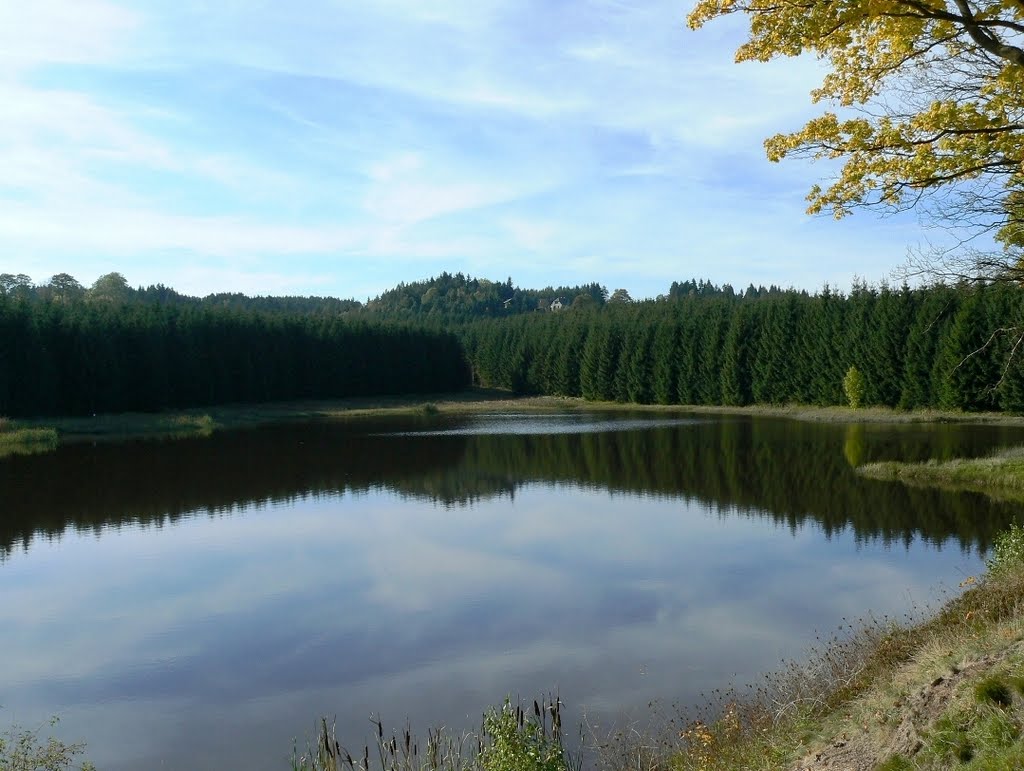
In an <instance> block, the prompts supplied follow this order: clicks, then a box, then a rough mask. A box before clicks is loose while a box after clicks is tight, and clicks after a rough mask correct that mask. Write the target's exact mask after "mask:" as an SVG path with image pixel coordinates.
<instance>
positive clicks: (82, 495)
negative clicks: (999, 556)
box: [0, 417, 1017, 551]
mask: <svg viewBox="0 0 1024 771" xmlns="http://www.w3.org/2000/svg"><path fill="white" fill-rule="evenodd" d="M393 425H394V424H391V425H389V426H388V427H393ZM403 427H405V428H407V426H403ZM356 428H357V426H356V424H350V425H343V424H331V423H320V424H315V425H310V426H301V427H296V426H289V427H276V428H270V429H262V430H257V431H249V432H238V433H233V434H222V435H215V436H214V437H212V438H210V439H205V440H188V441H178V442H167V443H139V444H136V445H127V446H125V445H121V446H113V445H112V446H100V447H69V448H64V449H63V450H61V451H60V452H58V453H56V454H54V455H51V456H45V457H31V458H12V459H9V460H7V461H4V462H3V463H0V489H3V490H4V491H5V492H4V499H5V500H4V513H3V519H2V521H0V551H8V550H10V549H11V548H13V547H14V546H15V545H16V544H19V543H20V544H22V545H24V546H27V545H28V543H29V541H30V540H31V538H32V537H33V535H34V534H38V535H44V536H53V535H57V534H60V533H62V532H64V530H65V529H67V528H69V527H72V528H75V529H78V530H83V529H93V530H95V531H97V532H99V531H100V529H101V528H103V527H105V526H108V525H121V524H126V523H140V524H153V523H157V524H159V523H163V522H167V521H172V522H173V521H175V520H176V519H177V518H179V517H181V516H183V515H186V514H191V515H198V514H201V513H207V514H209V515H217V514H222V513H227V512H230V511H232V510H234V509H235V508H236V507H241V506H245V505H249V504H253V503H258V504H279V503H288V502H291V501H294V500H296V499H302V498H306V497H317V496H320V495H329V494H336V493H342V492H357V493H358V492H367V491H371V490H390V491H393V492H396V493H398V494H399V495H402V496H407V497H414V498H420V499H427V500H430V501H432V502H435V503H439V504H442V505H446V506H464V505H470V504H472V503H474V502H476V501H479V500H482V499H486V498H492V497H495V496H504V495H508V496H514V495H515V492H516V490H517V489H518V488H519V487H520V486H522V485H526V484H530V483H537V482H540V483H554V484H567V485H576V486H581V487H585V488H591V489H595V490H609V491H613V492H623V493H636V494H646V495H659V496H664V497H667V498H680V499H684V500H699V501H701V502H704V503H707V504H712V505H715V506H717V507H719V508H720V509H721V510H723V511H729V512H737V513H740V514H744V515H753V516H767V517H770V518H772V519H773V520H775V521H777V522H779V523H783V524H786V525H787V526H789V527H791V528H794V529H795V528H797V527H800V526H801V525H803V524H804V523H806V522H811V523H814V524H817V525H818V526H820V527H821V528H822V530H823V531H824V532H825V533H826V534H829V535H830V534H832V533H834V532H838V531H842V530H846V529H847V528H852V529H853V531H854V532H855V533H856V534H857V536H858V537H859V538H862V539H876V538H879V539H883V540H885V541H887V542H904V543H909V542H910V541H912V540H913V539H915V538H918V537H920V538H924V539H925V540H927V541H930V542H933V543H942V542H944V541H945V540H946V539H948V538H955V539H956V541H957V542H958V543H959V544H960V546H961V547H962V548H972V547H979V548H985V547H986V546H987V545H988V543H989V542H990V539H991V536H992V534H993V533H995V532H997V531H998V530H1000V529H1002V528H1004V527H1005V526H1006V524H1007V523H1008V522H1009V521H1010V519H1011V518H1012V517H1013V515H1014V513H1015V512H1016V511H1017V508H1016V507H1013V506H1011V505H1009V504H1000V503H993V502H990V501H988V500H987V499H985V498H983V497H981V496H978V495H974V494H967V493H965V494H950V493H947V492H942V491H938V490H929V489H917V488H907V487H903V486H902V485H899V484H892V483H886V482H877V481H874V480H866V479H862V478H860V477H858V476H856V474H855V473H854V471H853V468H852V466H853V465H856V464H859V463H861V462H867V461H870V460H876V459H879V458H883V457H884V458H903V459H908V460H918V459H923V458H926V457H942V458H945V457H952V456H954V455H976V454H978V453H979V452H984V451H985V450H986V449H987V448H988V447H989V446H991V445H992V444H993V443H997V442H1004V443H1005V442H1008V441H1010V440H1011V439H1012V434H1010V433H1009V432H1008V431H1006V430H1000V429H991V428H990V429H980V428H978V427H962V426H961V427H953V426H945V427H930V428H923V427H900V428H897V427H885V428H881V427H874V426H857V427H852V428H851V427H846V426H827V425H816V424H809V423H799V422H795V421H782V420H772V419H750V418H742V417H735V418H722V419H715V420H708V421H705V422H700V423H697V424H689V425H684V426H676V427H661V428H652V429H646V430H642V431H608V432H600V433H583V434H549V435H507V434H506V435H472V436H467V435H459V436H454V435H441V436H438V435H421V436H416V435H411V436H407V437H401V436H394V435H391V436H388V435H384V434H374V433H370V430H376V429H377V428H380V427H374V426H367V425H366V424H359V425H358V428H359V429H360V430H358V431H357V430H356Z"/></svg>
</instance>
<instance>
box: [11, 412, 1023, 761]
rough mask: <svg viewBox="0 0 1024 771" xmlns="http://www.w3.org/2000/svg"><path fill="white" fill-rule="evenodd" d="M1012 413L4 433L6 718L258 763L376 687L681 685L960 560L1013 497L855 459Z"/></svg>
mask: <svg viewBox="0 0 1024 771" xmlns="http://www.w3.org/2000/svg"><path fill="white" fill-rule="evenodd" d="M1021 442H1024V433H1022V432H1021V431H1020V430H1013V429H1007V428H991V427H988V428H983V427H977V426H974V427H969V426H960V427H954V426H933V427H920V426H917V427H912V426H902V427H899V426H897V427H879V426H854V427H850V426H834V425H814V424H804V423H798V422H793V421H784V420H776V419H755V418H749V417H707V416H693V415H685V414H680V415H678V416H673V417H666V416H665V415H659V416H650V415H648V416H644V415H642V414H630V413H625V412H624V413H622V414H616V415H607V414H600V415H580V414H574V415H565V416H530V415H511V416H477V417H472V418H446V417H437V418H430V419H428V418H420V419H404V420H375V421H372V422H371V421H366V422H348V423H339V422H334V423H316V424H311V425H305V426H289V427H275V428H268V429H261V430H254V431H245V432H236V433H228V434H219V435H215V436H213V437H211V438H208V439H197V440H187V441H178V442H164V443H160V442H146V443H142V442H140V443H134V444H129V445H119V446H97V447H83V446H79V447H67V448H62V449H61V450H60V451H59V452H57V453H55V454H52V455H48V456H38V457H29V458H9V459H6V460H3V461H0V491H2V493H0V494H2V498H0V502H2V503H0V589H2V592H3V602H2V603H0V653H2V655H0V705H2V709H0V725H4V724H9V723H10V722H12V721H14V722H18V723H20V724H22V725H37V724H39V723H41V722H42V721H43V720H45V718H46V717H47V716H49V715H51V714H59V715H60V716H61V719H62V722H61V726H60V729H59V730H60V732H61V735H62V736H63V737H65V738H68V739H86V740H87V741H88V744H89V752H88V755H89V757H90V758H91V759H92V760H94V761H95V762H96V763H97V764H98V765H99V766H100V767H101V768H104V769H132V768H142V767H146V768H159V767H166V768H211V769H212V768H218V769H220V768H226V767H232V768H237V767H247V768H253V769H263V768H267V769H271V768H287V765H288V764H287V759H288V757H289V755H290V752H291V747H292V739H293V737H298V738H299V739H300V742H301V741H303V740H304V737H306V736H308V735H310V734H311V733H312V731H313V728H314V721H315V719H316V718H317V716H319V715H321V714H326V715H337V718H338V733H339V738H340V739H341V740H342V741H343V743H346V744H348V745H349V746H350V747H352V748H353V749H354V748H356V747H361V746H362V744H363V742H364V741H365V739H366V738H367V737H368V736H369V731H370V728H371V726H370V723H369V722H368V718H369V716H370V715H371V713H381V714H382V715H383V718H384V722H385V725H387V726H389V727H396V728H397V727H400V726H401V725H404V723H405V721H406V719H407V718H408V719H409V720H411V722H412V724H413V726H414V728H417V727H418V729H419V732H420V733H425V732H426V729H427V728H429V727H435V726H438V725H441V724H444V725H447V726H450V727H454V728H456V729H460V730H461V729H465V728H471V727H473V726H474V725H475V724H477V723H478V721H479V716H480V712H481V710H482V709H483V708H485V707H486V706H487V705H489V704H497V703H500V701H501V699H502V698H503V697H504V696H505V695H506V694H513V695H515V694H522V695H523V696H524V697H529V698H533V697H534V696H539V695H541V694H543V693H547V692H550V691H553V690H555V689H557V690H558V691H559V693H560V695H561V697H562V699H563V700H564V701H566V702H567V703H568V705H569V706H570V707H571V708H572V710H573V714H575V715H579V714H580V713H582V712H585V713H586V714H587V715H588V716H589V718H590V719H591V720H593V721H595V722H597V723H599V724H601V725H606V724H607V722H608V721H610V720H612V719H614V718H615V716H621V715H622V714H624V713H625V714H628V713H629V712H630V711H631V710H633V711H634V714H637V713H636V712H635V711H636V710H637V709H641V708H642V707H643V705H645V704H647V702H648V701H650V700H651V699H661V700H664V701H666V702H679V703H682V704H688V703H694V702H697V701H698V700H699V694H700V692H702V691H708V690H711V689H713V688H716V687H719V686H722V685H724V684H726V683H727V682H728V681H730V680H733V679H736V680H738V681H739V682H746V681H747V680H748V679H751V678H754V677H756V676H757V674H758V673H760V672H762V671H765V670H769V669H772V668H774V667H775V666H776V665H777V664H778V662H779V659H780V658H782V657H793V656H799V655H800V654H801V652H802V651H804V650H805V649H806V647H807V646H808V645H809V644H810V643H811V642H812V641H813V638H814V636H815V632H816V631H819V632H821V631H824V632H828V631H830V630H832V629H834V628H835V627H836V626H837V625H839V624H841V623H842V619H843V618H844V617H846V618H850V619H853V618H857V617H858V616H861V615H863V614H865V613H866V612H867V611H872V612H874V613H876V614H879V615H880V614H886V613H888V614H895V615H898V614H900V613H902V612H904V611H905V610H906V609H908V608H909V607H911V606H912V605H914V604H915V603H916V604H920V603H923V602H927V601H929V600H930V599H932V598H934V597H936V596H937V594H938V593H939V592H941V591H942V590H943V588H944V587H945V588H947V589H948V588H950V587H952V588H955V587H956V585H957V584H958V582H959V581H961V580H962V579H963V578H964V577H966V576H967V575H969V574H972V573H976V572H977V571H978V570H979V568H980V565H981V554H982V553H983V551H984V549H985V548H986V546H987V544H988V543H989V542H990V539H991V537H992V535H993V534H994V533H995V532H997V531H998V530H999V529H1001V528H1002V527H1005V525H1006V524H1007V523H1008V522H1009V521H1010V520H1011V519H1012V518H1013V517H1014V516H1016V515H1017V514H1018V510H1017V509H1016V508H1014V507H1012V506H1009V505H1005V504H993V503H990V502H988V501H986V500H985V499H983V498H981V497H979V496H976V495H972V494H948V493H941V492H938V491H930V490H914V489H909V488H904V487H902V486H900V485H892V484H887V483H881V482H873V481H870V480H863V479H860V478H858V477H856V476H855V475H854V474H853V473H852V470H851V463H860V462H864V461H867V460H875V459H882V458H906V459H923V458H929V457H938V458H942V457H951V456H953V455H978V454H983V453H986V452H988V451H990V450H991V449H992V448H994V447H998V446H1003V445H1007V444H1012V443H1021ZM641 714H642V713H641ZM353 754H355V753H353Z"/></svg>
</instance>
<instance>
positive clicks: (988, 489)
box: [857, 447, 1024, 501]
mask: <svg viewBox="0 0 1024 771" xmlns="http://www.w3.org/2000/svg"><path fill="white" fill-rule="evenodd" d="M857 473H858V474H861V475H863V476H866V477H869V478H871V479H880V480H884V481H899V482H903V483H904V484H908V485H914V486H918V487H941V488H944V489H948V490H969V491H973V492H979V493H984V494H986V495H989V496H992V497H994V498H1001V499H1006V500H1017V501H1024V447H1012V448H1009V449H1004V450H999V451H998V452H995V453H993V454H992V455H989V456H988V457H984V458H956V459H953V460H948V461H941V462H940V461H935V460H930V461H925V462H923V463H901V462H899V461H886V462H883V463H868V464H865V465H863V466H860V467H858V468H857Z"/></svg>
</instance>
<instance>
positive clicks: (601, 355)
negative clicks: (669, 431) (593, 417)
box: [463, 284, 1024, 411]
mask: <svg viewBox="0 0 1024 771" xmlns="http://www.w3.org/2000/svg"><path fill="white" fill-rule="evenodd" d="M676 297H677V298H678V299H677V300H674V301H648V302H642V303H609V304H607V305H606V306H605V307H604V308H603V309H601V311H600V312H596V311H594V312H588V313H574V314H542V315H538V314H535V315H533V316H523V317H520V318H516V319H506V320H501V321H481V322H477V323H475V324H471V325H468V326H467V327H466V328H465V330H464V333H463V337H464V340H465V343H466V347H467V351H468V355H469V358H470V361H471V363H472V366H473V371H474V378H475V380H476V381H477V382H479V383H480V384H482V385H485V386H494V387H501V388H509V389H512V390H514V391H517V392H520V393H542V394H560V395H565V396H582V397H583V398H585V399H600V400H613V401H622V402H638V403H660V404H725V405H747V404H753V403H762V404H783V403H790V402H798V403H804V404H820V405H831V404H843V403H845V396H844V394H843V390H842V382H843V377H844V375H845V373H846V372H847V370H848V369H849V368H850V367H851V366H852V367H856V368H857V369H858V370H859V371H860V372H861V373H862V374H863V376H864V382H865V394H864V403H865V404H869V405H885V406H890V407H899V408H906V409H911V408H920V407H941V408H947V409H964V410H982V409H1002V410H1010V411H1020V410H1024V368H1022V366H1021V362H1022V360H1024V355H1022V354H1024V352H1022V351H1020V350H1018V351H1017V354H1018V355H1016V356H1014V357H1011V356H1010V353H1011V350H1012V348H1013V346H1014V345H1015V343H1016V341H1017V339H1018V337H1017V336H1018V335H1019V331H1018V332H1014V331H1013V330H1010V329H1008V326H1009V325H1008V321H1007V320H1010V319H1017V318H1021V316H1022V315H1024V289H1021V288H1020V287H1017V286H1016V285H1010V284H999V285H991V286H983V287H980V288H967V287H960V288H954V287H950V286H934V287H929V288H920V289H910V288H907V287H902V288H891V287H882V288H872V287H868V286H864V285H858V286H855V287H854V288H853V290H852V291H851V292H850V293H848V294H841V293H837V292H834V291H831V290H829V289H827V288H826V289H825V290H824V291H822V292H820V293H818V294H814V295H809V294H807V293H806V292H797V291H777V290H776V291H766V292H763V293H762V292H760V291H759V292H757V293H756V294H754V293H743V294H734V293H732V292H722V291H716V292H710V291H707V290H705V291H704V292H703V293H702V292H700V291H694V292H686V293H681V292H679V293H676Z"/></svg>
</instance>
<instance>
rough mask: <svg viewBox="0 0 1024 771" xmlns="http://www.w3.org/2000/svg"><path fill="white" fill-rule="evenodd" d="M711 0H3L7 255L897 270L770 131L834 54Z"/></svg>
mask: <svg viewBox="0 0 1024 771" xmlns="http://www.w3.org/2000/svg"><path fill="white" fill-rule="evenodd" d="M688 11H689V4H688V3H687V2H686V0H672V1H664V0H649V1H648V2H643V3H640V2H627V1H626V0H429V1H428V2H424V0H363V1H362V2H356V1H354V0H305V1H304V2H296V3H282V2H267V1H260V0H245V2H241V1H240V0H217V1H216V2H212V1H208V0H178V1H177V2H174V3H167V2H163V1H160V2H157V1H155V0H154V1H152V2H147V1H146V0H136V1H133V2H118V1H117V0H32V2H25V1H24V0H0V105H2V107H0V272H9V273H25V274H28V275H29V276H31V277H32V279H33V280H34V281H35V282H36V283H44V282H45V281H47V280H48V279H49V277H50V276H52V275H53V274H55V273H59V272H67V273H70V274H72V275H73V276H75V277H76V278H77V279H78V280H79V281H80V282H81V283H82V284H84V285H85V286H88V285H90V284H91V283H92V282H93V281H95V279H96V278H97V277H99V276H100V275H102V274H105V273H109V272H113V271H117V272H120V273H122V274H123V275H124V276H125V277H126V278H127V280H128V283H129V284H131V285H132V286H146V285H149V284H157V283H162V284H165V285H167V286H171V287H174V288H176V289H178V290H179V291H182V292H186V293H188V294H195V295H205V294H209V293H212V292H221V291H240V292H245V293H247V294H260V295H281V294H290V295H331V296H337V297H346V298H347V297H354V298H356V299H359V300H363V299H367V298H371V297H375V296H377V295H378V294H380V293H381V292H383V291H386V290H387V289H389V288H391V287H393V286H395V285H396V284H398V283H399V282H403V281H404V282H410V281H415V280H420V279H424V278H428V277H431V276H436V275H438V274H439V273H441V272H443V271H448V272H451V273H455V272H463V273H465V274H468V275H471V276H476V277H480V278H489V279H493V280H505V279H506V278H508V277H511V278H512V280H513V282H514V283H515V284H517V285H518V286H522V287H529V288H542V287H545V286H549V285H551V286H558V285H574V284H581V283H589V282H592V281H596V282H598V283H601V284H603V285H605V286H607V287H608V288H609V289H610V290H611V289H615V288H619V287H622V288H625V289H627V290H628V291H629V292H630V294H631V295H632V296H633V297H634V298H637V299H639V298H643V297H655V296H657V295H658V294H663V293H666V292H667V291H668V288H669V285H670V284H671V283H672V281H677V280H678V281H684V280H686V279H689V278H697V279H701V278H704V279H708V280H711V281H713V282H714V283H716V284H723V283H730V284H732V285H733V286H735V287H737V288H743V287H746V286H747V285H748V284H750V283H754V284H765V285H768V284H772V283H774V284H777V285H780V286H784V287H788V286H794V287H797V288H804V289H808V290H811V291H814V290H816V289H820V288H821V287H822V286H823V285H825V284H826V283H828V284H831V285H832V286H837V287H839V288H840V289H844V288H848V287H849V286H850V284H851V282H852V281H853V280H854V279H855V278H856V277H860V278H863V279H866V280H868V281H869V282H877V281H880V280H884V279H886V278H888V277H889V276H890V274H891V271H892V270H893V269H894V268H897V267H899V266H900V265H901V264H902V263H903V262H904V261H905V259H906V255H907V250H908V248H913V247H916V246H919V245H921V244H922V243H923V242H924V238H925V236H924V235H923V234H922V231H921V226H920V224H919V223H918V221H917V218H916V217H915V216H914V215H913V214H909V215H902V216H896V217H888V218H886V217H882V216H879V215H878V214H874V213H871V212H858V213H857V214H855V215H854V216H852V217H849V218H846V219H844V220H842V221H838V222H837V221H835V220H833V219H832V218H831V217H829V216H827V215H825V216H816V217H810V216H808V215H807V214H805V208H806V202H805V200H804V196H805V195H806V193H807V191H808V189H809V188H810V186H811V185H812V184H814V183H815V182H816V181H820V180H821V179H824V178H827V177H828V176H829V174H830V173H832V172H834V168H833V169H831V170H830V169H829V168H828V167H827V166H826V165H823V164H811V163H809V162H807V161H802V160H792V161H785V162H783V163H781V164H773V163H769V162H768V161H767V160H766V159H765V156H764V151H763V145H762V143H763V140H764V139H765V138H766V137H768V136H770V135H772V134H775V133H778V132H785V131H793V130H796V129H799V128H800V126H801V125H802V124H803V123H804V122H805V121H806V120H807V119H808V118H809V117H811V116H813V115H815V114H817V113H818V112H820V111H821V109H822V106H820V105H818V106H815V105H813V104H812V103H811V100H810V96H809V92H810V91H811V89H812V88H813V87H814V86H815V85H816V84H817V82H818V81H819V80H820V77H821V75H822V72H823V70H822V67H821V65H820V64H819V63H818V62H816V61H815V60H813V59H807V58H801V59H796V60H785V61H778V62H771V63H768V64H759V63H744V64H736V63H734V61H733V54H734V51H735V49H736V47H737V45H738V44H739V43H740V42H741V41H742V40H743V37H744V26H743V20H742V19H729V20H726V21H722V22H717V23H713V24H711V25H710V26H708V27H706V28H705V29H703V30H700V31H697V32H694V31H692V30H689V29H688V28H687V27H686V14H687V12H688Z"/></svg>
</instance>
